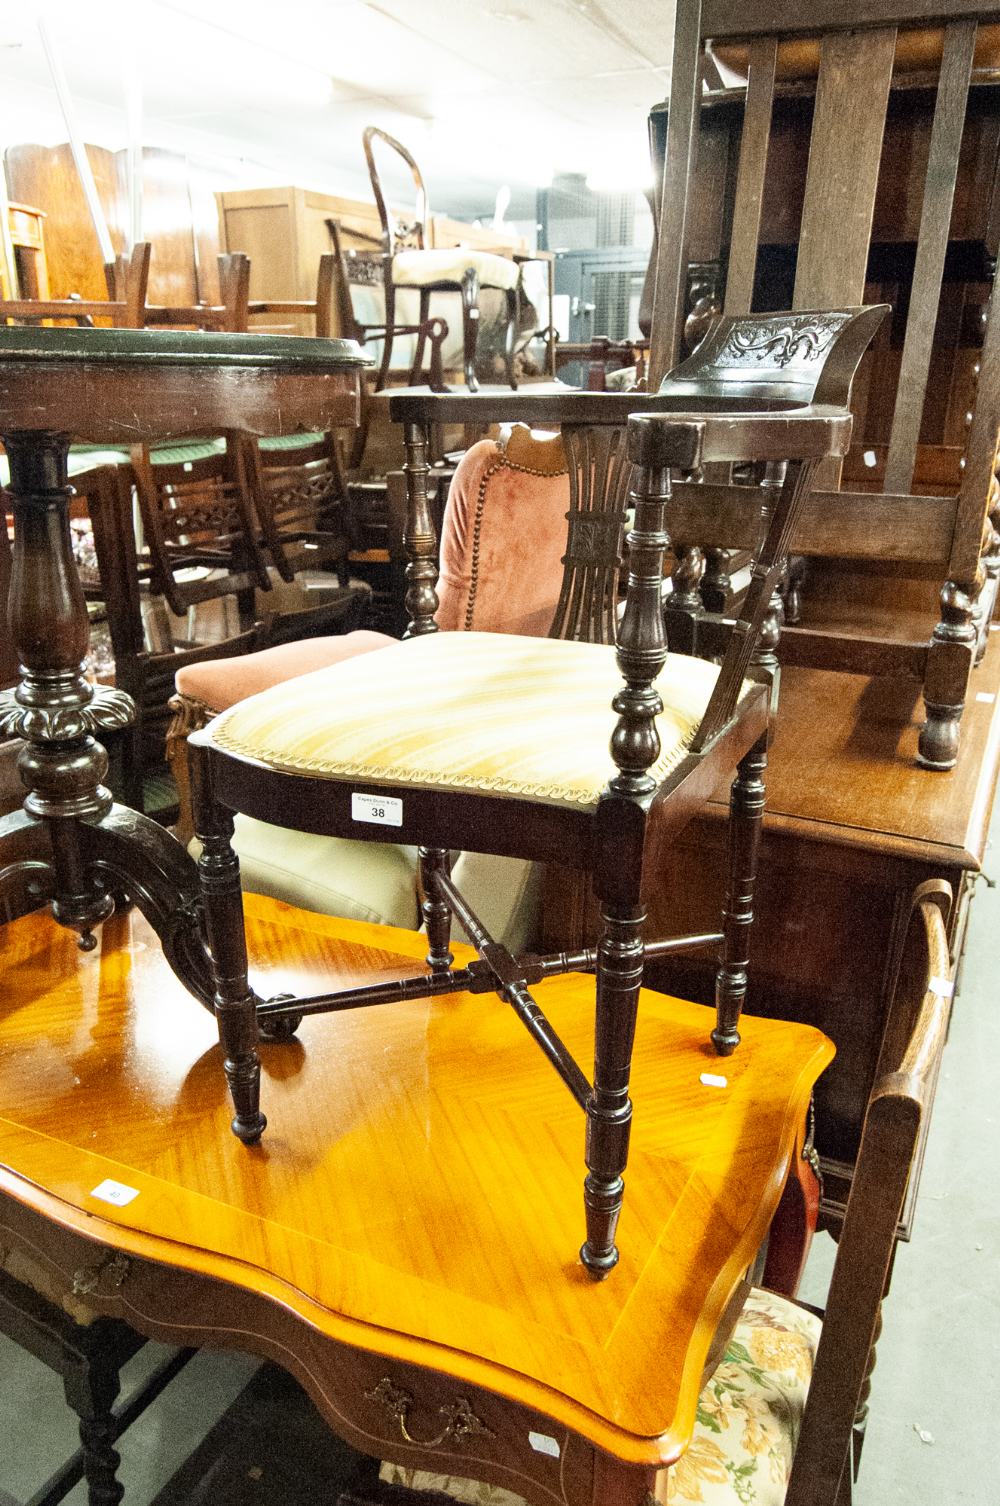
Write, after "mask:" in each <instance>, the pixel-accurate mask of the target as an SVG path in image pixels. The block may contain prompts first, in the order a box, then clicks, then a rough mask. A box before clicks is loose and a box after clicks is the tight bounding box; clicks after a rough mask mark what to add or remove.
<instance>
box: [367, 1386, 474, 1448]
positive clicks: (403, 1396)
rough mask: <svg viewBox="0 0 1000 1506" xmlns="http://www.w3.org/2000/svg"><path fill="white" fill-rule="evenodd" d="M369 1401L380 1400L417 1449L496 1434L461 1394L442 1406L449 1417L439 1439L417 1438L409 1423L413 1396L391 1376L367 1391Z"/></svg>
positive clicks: (383, 1407) (405, 1440)
mask: <svg viewBox="0 0 1000 1506" xmlns="http://www.w3.org/2000/svg"><path fill="white" fill-rule="evenodd" d="M365 1400H366V1401H373V1402H376V1403H377V1405H378V1406H380V1407H381V1408H382V1409H383V1411H385V1412H387V1413H388V1414H389V1416H390V1417H391V1418H392V1420H393V1422H398V1423H399V1432H400V1436H401V1437H402V1439H403V1441H404V1442H405V1443H412V1444H414V1445H415V1446H416V1447H417V1448H440V1447H441V1445H442V1443H446V1442H447V1441H448V1440H449V1439H451V1441H452V1442H453V1443H464V1442H465V1440H466V1439H467V1438H474V1437H476V1436H477V1435H480V1434H485V1435H486V1436H487V1437H490V1438H492V1437H493V1433H492V1431H491V1429H490V1428H488V1427H487V1426H486V1424H485V1422H482V1421H481V1420H480V1419H479V1418H478V1417H477V1416H476V1414H475V1412H474V1411H473V1410H472V1406H471V1404H470V1403H469V1402H468V1401H467V1400H466V1399H465V1397H464V1396H460V1397H458V1398H457V1399H456V1400H455V1401H453V1402H451V1403H450V1404H449V1405H448V1406H445V1407H438V1416H439V1417H443V1418H444V1419H445V1425H444V1427H443V1428H442V1429H441V1432H440V1433H439V1434H438V1435H437V1437H436V1438H414V1437H413V1435H412V1433H410V1431H409V1429H408V1428H407V1426H406V1423H407V1419H408V1417H409V1414H410V1408H411V1407H412V1406H413V1397H412V1396H411V1395H410V1393H409V1391H404V1390H403V1389H402V1388H401V1387H400V1386H397V1385H394V1384H393V1382H392V1381H391V1380H390V1379H389V1378H388V1376H383V1378H382V1380H380V1381H379V1383H378V1385H377V1386H376V1387H375V1388H374V1390H371V1391H366V1392H365Z"/></svg>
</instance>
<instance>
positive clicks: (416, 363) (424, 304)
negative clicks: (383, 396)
mask: <svg viewBox="0 0 1000 1506" xmlns="http://www.w3.org/2000/svg"><path fill="white" fill-rule="evenodd" d="M430 317H431V291H430V288H421V289H420V316H419V318H418V320H417V343H416V345H415V346H414V347H413V365H412V366H411V367H410V386H411V387H419V385H420V382H421V378H422V377H423V374H424V346H425V345H426V343H427V326H428V324H429V323H430Z"/></svg>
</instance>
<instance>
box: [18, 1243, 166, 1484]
mask: <svg viewBox="0 0 1000 1506" xmlns="http://www.w3.org/2000/svg"><path fill="white" fill-rule="evenodd" d="M0 1257H2V1263H0V1333H4V1334H6V1335H7V1337H8V1338H9V1339H12V1340H13V1342H14V1343H15V1344H17V1345H18V1347H19V1348H21V1349H23V1350H25V1351H26V1352H27V1353H28V1354H31V1355H33V1356H34V1357H35V1359H37V1360H40V1361H41V1363H42V1364H43V1365H46V1366H47V1367H48V1368H49V1369H50V1370H53V1371H54V1372H55V1373H56V1374H58V1375H59V1376H60V1377H61V1378H62V1383H63V1388H64V1392H65V1396H66V1403H67V1405H68V1406H69V1407H70V1408H71V1409H72V1410H73V1412H74V1413H75V1414H76V1416H77V1417H78V1419H79V1431H80V1446H79V1448H78V1449H77V1450H76V1451H75V1452H74V1453H73V1454H71V1455H70V1457H69V1458H68V1459H66V1460H65V1461H64V1462H63V1463H62V1464H61V1465H59V1466H58V1467H57V1468H56V1469H55V1470H54V1471H53V1472H52V1474H51V1475H50V1476H49V1478H48V1479H47V1480H46V1481H45V1483H44V1484H43V1485H42V1486H41V1487H40V1488H39V1489H38V1490H37V1491H36V1492H35V1494H34V1495H33V1496H32V1497H31V1499H32V1501H33V1502H36V1503H38V1506H56V1503H57V1502H58V1501H62V1500H64V1499H65V1498H66V1496H67V1495H68V1494H69V1492H70V1491H71V1490H72V1489H73V1488H74V1486H75V1485H77V1484H78V1483H79V1481H81V1480H85V1481H86V1490H87V1502H88V1506H117V1503H118V1502H119V1501H120V1500H121V1499H122V1497H123V1496H124V1494H125V1487H124V1486H123V1485H122V1483H121V1481H120V1480H119V1479H118V1467H119V1464H120V1463H121V1459H120V1456H119V1454H118V1451H117V1449H116V1448H115V1444H116V1443H117V1441H118V1439H119V1438H120V1437H121V1435H122V1434H123V1433H124V1432H125V1430H126V1428H128V1427H130V1426H131V1425H132V1423H133V1422H134V1421H135V1420H136V1419H137V1418H138V1417H141V1416H142V1414H143V1412H144V1411H145V1410H146V1408H147V1407H149V1406H150V1405H151V1404H152V1403H153V1402H154V1401H155V1400H156V1398H157V1397H158V1396H159V1395H160V1393H161V1392H162V1391H163V1390H164V1389H165V1387H166V1386H168V1385H169V1384H170V1382H171V1381H172V1380H173V1378H174V1376H175V1375H177V1374H178V1373H179V1372H180V1371H181V1370H183V1368H184V1366H185V1365H186V1364H187V1363H188V1361H189V1360H191V1359H193V1357H194V1354H195V1350H193V1349H180V1350H175V1351H172V1352H170V1353H168V1354H167V1356H166V1357H165V1358H164V1359H162V1360H160V1361H158V1362H157V1364H156V1365H155V1366H154V1367H153V1368H152V1371H151V1373H150V1374H149V1376H148V1377H147V1379H146V1380H145V1381H144V1382H143V1383H142V1385H141V1387H140V1388H139V1390H138V1392H136V1393H135V1394H134V1395H133V1396H131V1397H130V1399H129V1400H128V1402H127V1403H126V1404H125V1405H124V1406H121V1407H118V1408H116V1406H115V1403H116V1401H117V1398H118V1394H119V1389H120V1384H121V1382H120V1375H121V1370H122V1367H123V1366H124V1365H125V1363H126V1362H127V1361H128V1360H130V1359H131V1358H132V1356H133V1355H134V1354H137V1353H138V1351H139V1350H140V1349H142V1348H143V1347H144V1345H145V1344H146V1340H145V1338H143V1337H142V1335H141V1334H138V1333H136V1332H135V1330H134V1329H132V1328H130V1327H129V1325H128V1324H127V1323H123V1322H122V1321H121V1320H120V1319H118V1318H107V1317H101V1316H99V1315H98V1314H97V1313H96V1312H94V1311H92V1310H90V1309H89V1308H88V1306H87V1302H86V1289H87V1286H88V1282H89V1281H90V1280H91V1279H92V1278H93V1271H92V1270H87V1269H81V1270H79V1271H78V1272H77V1273H76V1275H77V1280H76V1281H75V1282H74V1286H73V1289H72V1290H71V1291H69V1290H66V1289H65V1287H63V1285H62V1283H61V1282H60V1280H59V1276H58V1273H57V1271H56V1270H55V1268H53V1267H52V1266H51V1265H50V1264H49V1263H48V1262H47V1261H46V1260H45V1259H44V1258H38V1259H27V1258H25V1257H24V1256H22V1255H21V1254H20V1252H13V1251H10V1252H8V1251H5V1250H0ZM7 1265H13V1266H14V1268H15V1270H16V1271H17V1274H18V1277H19V1278H20V1279H17V1280H15V1279H14V1277H13V1276H12V1275H11V1274H10V1272H9V1271H8V1270H7V1269H6V1266H7ZM95 1269H97V1270H99V1267H98V1268H95ZM95 1284H96V1283H95Z"/></svg>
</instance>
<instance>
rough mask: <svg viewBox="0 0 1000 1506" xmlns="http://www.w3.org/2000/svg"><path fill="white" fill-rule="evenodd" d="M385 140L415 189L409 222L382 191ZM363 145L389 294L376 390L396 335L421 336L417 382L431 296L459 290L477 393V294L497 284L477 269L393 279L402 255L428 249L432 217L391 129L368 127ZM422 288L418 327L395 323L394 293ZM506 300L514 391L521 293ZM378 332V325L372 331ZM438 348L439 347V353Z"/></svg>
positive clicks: (414, 371)
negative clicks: (420, 279) (380, 157)
mask: <svg viewBox="0 0 1000 1506" xmlns="http://www.w3.org/2000/svg"><path fill="white" fill-rule="evenodd" d="M379 142H381V143H382V147H381V149H382V150H383V151H384V150H386V149H388V150H389V151H391V152H394V153H395V154H396V155H397V156H398V157H400V158H402V160H403V162H404V163H405V165H406V167H407V168H408V170H409V172H410V175H411V177H412V179H413V187H414V190H415V194H416V205H415V209H414V213H413V218H412V219H411V220H408V221H405V222H404V221H402V220H398V219H397V218H396V215H395V214H394V213H393V210H392V208H391V207H390V205H389V202H388V199H387V198H386V195H385V194H384V193H383V191H382V181H381V177H380V175H379V170H378V166H377V164H376V145H377V143H379ZM361 143H362V146H363V148H364V154H365V162H366V164H367V166H368V176H369V178H370V180H371V185H372V193H373V195H374V197H375V203H376V205H377V206H378V212H379V219H380V221H381V226H382V236H381V242H382V257H381V261H382V286H383V290H384V293H385V326H384V333H383V337H382V339H383V343H382V359H381V362H380V363H379V371H378V376H377V378H376V381H375V388H376V391H380V390H381V389H382V388H383V387H385V386H386V385H387V383H388V380H389V369H390V365H391V361H392V347H393V340H394V337H395V336H396V335H397V334H400V333H406V334H415V335H416V336H417V345H416V352H415V354H414V360H413V367H412V368H411V371H410V381H411V382H418V381H419V380H420V376H421V368H422V364H423V351H424V341H425V338H426V336H427V332H428V329H429V326H430V323H431V320H430V295H431V293H432V292H442V291H445V292H446V291H450V290H455V289H458V291H459V292H460V293H461V295H462V341H463V347H464V350H463V364H464V369H465V385H466V387H467V388H468V389H469V391H470V392H475V390H476V387H477V385H478V383H477V380H476V346H477V341H478V337H479V290H480V284H482V286H483V287H491V286H496V284H495V283H491V282H490V280H489V277H486V278H485V279H483V278H482V276H481V273H480V271H479V269H478V268H477V267H475V266H468V267H466V268H465V269H464V270H463V271H462V273H461V274H460V275H459V276H457V277H456V276H455V275H454V274H453V275H452V276H449V277H441V278H439V279H437V280H436V281H434V282H433V283H430V284H427V283H410V284H407V283H406V282H404V281H403V280H402V279H401V278H397V277H396V276H395V275H394V270H393V260H394V258H395V255H396V253H397V252H398V251H413V252H420V251H424V250H426V249H427V229H428V223H429V219H430V215H429V210H428V205H427V190H426V188H425V187H424V180H423V177H422V175H421V172H420V169H419V167H418V166H417V164H416V161H415V160H414V158H413V155H412V153H411V152H409V151H408V150H407V148H406V147H405V146H404V145H403V144H402V142H400V141H397V140H396V138H395V137H394V136H390V135H389V134H388V132H387V131H383V130H381V129H380V128H379V127H378V126H366V127H365V129H364V131H363V132H362V134H361ZM407 286H409V287H419V289H420V319H419V322H418V324H416V325H401V324H398V323H397V320H396V289H397V288H402V287H407ZM503 291H504V300H505V303H506V310H507V325H506V334H505V342H504V363H505V367H506V375H507V382H508V385H509V386H510V387H511V388H516V386H517V381H516V378H515V376H514V338H515V334H516V331H517V315H518V294H517V288H516V287H515V288H510V289H504V290H503ZM369 332H370V333H371V332H374V327H371V329H370V331H369ZM436 349H437V347H436V346H435V350H436ZM439 365H440V362H439V361H437V362H436V363H435V361H434V360H433V359H432V376H433V375H437V374H439Z"/></svg>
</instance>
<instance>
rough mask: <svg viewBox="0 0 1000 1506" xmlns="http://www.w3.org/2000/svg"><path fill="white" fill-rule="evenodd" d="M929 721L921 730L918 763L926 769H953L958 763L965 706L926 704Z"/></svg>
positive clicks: (918, 744)
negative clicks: (960, 731) (960, 732)
mask: <svg viewBox="0 0 1000 1506" xmlns="http://www.w3.org/2000/svg"><path fill="white" fill-rule="evenodd" d="M924 704H925V706H926V708H927V720H926V722H925V723H924V725H923V727H922V728H921V729H920V738H919V741H918V743H917V763H918V764H920V766H921V768H924V769H939V770H942V771H944V770H947V769H953V768H954V767H955V764H956V763H957V762H958V741H959V730H960V726H961V717H962V712H963V710H964V707H963V706H937V705H933V706H932V705H930V704H929V703H927V702H925V703H924Z"/></svg>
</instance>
